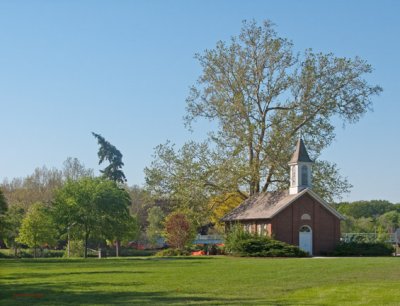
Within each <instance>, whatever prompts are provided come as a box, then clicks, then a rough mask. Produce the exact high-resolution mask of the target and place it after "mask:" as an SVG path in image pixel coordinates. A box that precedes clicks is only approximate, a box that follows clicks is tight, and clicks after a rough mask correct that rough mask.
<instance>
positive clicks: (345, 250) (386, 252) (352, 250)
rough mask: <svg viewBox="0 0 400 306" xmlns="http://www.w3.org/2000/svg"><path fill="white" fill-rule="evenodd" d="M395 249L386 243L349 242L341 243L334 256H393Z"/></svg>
mask: <svg viewBox="0 0 400 306" xmlns="http://www.w3.org/2000/svg"><path fill="white" fill-rule="evenodd" d="M393 251H394V249H393V247H392V246H391V245H390V244H387V243H384V242H348V243H345V242H343V243H340V244H339V245H338V246H337V247H336V249H335V251H334V252H333V255H334V256H391V255H392V254H393Z"/></svg>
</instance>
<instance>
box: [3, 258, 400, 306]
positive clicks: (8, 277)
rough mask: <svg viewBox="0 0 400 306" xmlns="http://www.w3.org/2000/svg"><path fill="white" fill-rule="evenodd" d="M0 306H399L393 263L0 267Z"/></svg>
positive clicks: (225, 261) (399, 282) (240, 261)
mask: <svg viewBox="0 0 400 306" xmlns="http://www.w3.org/2000/svg"><path fill="white" fill-rule="evenodd" d="M0 273H1V274H0V275H1V283H0V287H1V291H0V304H1V305H32V304H37V305H113V304H114V305H115V304H116V305H132V304H136V305H143V304H178V305H179V304H212V305H218V304H220V305H223V304H237V305H243V304H248V305H255V304H260V305H299V304H302V305H343V304H348V305H381V304H392V305H399V304H400V302H399V301H400V258H394V257H391V258H321V259H316V258H314V259H310V258H304V259H263V258H232V257H203V258H196V257H193V258H180V259H175V258H174V259H160V258H121V259H102V260H98V259H88V260H78V259H75V260H65V259H38V260H7V259H4V260H0Z"/></svg>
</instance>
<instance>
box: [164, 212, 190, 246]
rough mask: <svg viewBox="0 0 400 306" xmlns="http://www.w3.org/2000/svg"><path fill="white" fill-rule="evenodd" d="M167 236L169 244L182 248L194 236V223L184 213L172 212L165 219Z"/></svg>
mask: <svg viewBox="0 0 400 306" xmlns="http://www.w3.org/2000/svg"><path fill="white" fill-rule="evenodd" d="M165 236H166V238H167V243H168V245H170V246H171V247H172V248H175V249H179V250H182V249H184V248H185V246H186V245H187V244H188V243H190V242H191V241H192V240H193V238H194V231H193V227H192V224H191V223H190V221H189V220H188V218H187V217H186V216H185V215H184V214H183V213H178V212H174V213H171V214H170V215H168V216H167V218H166V220H165Z"/></svg>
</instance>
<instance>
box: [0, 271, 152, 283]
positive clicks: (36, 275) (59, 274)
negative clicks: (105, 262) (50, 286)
mask: <svg viewBox="0 0 400 306" xmlns="http://www.w3.org/2000/svg"><path fill="white" fill-rule="evenodd" d="M115 273H117V274H124V273H125V274H143V273H146V274H147V273H152V272H149V271H127V270H104V271H79V272H76V271H71V272H59V271H58V270H57V271H55V272H54V273H48V272H47V273H41V272H37V273H25V272H22V273H14V274H12V275H9V276H2V277H1V279H3V280H8V281H10V280H21V279H24V278H40V279H44V278H63V277H66V276H67V277H68V276H74V275H84V276H90V275H96V274H99V276H100V277H102V276H104V277H112V276H110V275H107V274H115Z"/></svg>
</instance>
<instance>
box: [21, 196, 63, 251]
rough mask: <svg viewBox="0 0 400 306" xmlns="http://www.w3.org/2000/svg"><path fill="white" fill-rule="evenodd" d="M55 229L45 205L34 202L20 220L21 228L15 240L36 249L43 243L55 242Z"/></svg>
mask: <svg viewBox="0 0 400 306" xmlns="http://www.w3.org/2000/svg"><path fill="white" fill-rule="evenodd" d="M56 237H57V230H56V226H55V224H54V222H53V219H52V217H51V215H50V214H49V212H48V210H47V207H46V206H45V205H44V204H42V203H35V204H33V205H32V206H31V207H30V208H29V211H28V212H27V214H26V215H25V217H24V219H23V220H22V224H21V229H20V231H19V235H18V237H17V238H16V241H17V242H19V243H23V244H26V245H28V246H30V247H32V248H34V250H35V252H34V256H35V257H36V249H37V248H38V247H42V246H44V245H54V244H55V243H56V241H57V240H56Z"/></svg>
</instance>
